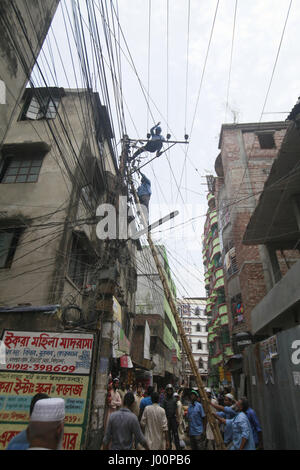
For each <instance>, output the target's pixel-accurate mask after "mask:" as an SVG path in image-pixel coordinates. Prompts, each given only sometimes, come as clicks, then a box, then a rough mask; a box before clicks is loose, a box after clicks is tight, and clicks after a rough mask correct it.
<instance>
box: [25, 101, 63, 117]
mask: <svg viewBox="0 0 300 470" xmlns="http://www.w3.org/2000/svg"><path fill="white" fill-rule="evenodd" d="M59 101H60V100H59V99H58V98H51V97H50V96H33V97H32V98H31V100H30V102H29V103H26V104H25V107H24V110H23V113H22V116H21V120H22V121H24V120H26V119H31V120H35V121H36V120H40V119H55V117H56V114H57V108H58V106H59Z"/></svg>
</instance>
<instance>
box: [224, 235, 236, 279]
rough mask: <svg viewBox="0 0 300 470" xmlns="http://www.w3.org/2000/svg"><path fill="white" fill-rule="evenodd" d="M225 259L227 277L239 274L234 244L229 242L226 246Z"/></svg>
mask: <svg viewBox="0 0 300 470" xmlns="http://www.w3.org/2000/svg"><path fill="white" fill-rule="evenodd" d="M224 251H225V257H224V267H225V269H226V273H227V276H231V275H232V274H235V273H237V271H238V264H237V259H236V250H235V247H234V246H233V242H232V241H229V242H227V243H226V245H225V246H224Z"/></svg>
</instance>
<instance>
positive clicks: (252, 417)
mask: <svg viewBox="0 0 300 470" xmlns="http://www.w3.org/2000/svg"><path fill="white" fill-rule="evenodd" d="M245 413H246V415H247V418H248V419H249V422H250V425H251V429H252V432H253V437H254V442H255V445H256V446H257V445H258V443H259V439H258V433H259V432H261V427H260V424H259V421H258V417H257V415H256V413H255V411H254V410H253V409H252V408H248V410H247V411H246V412H245Z"/></svg>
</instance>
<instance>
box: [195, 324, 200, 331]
mask: <svg viewBox="0 0 300 470" xmlns="http://www.w3.org/2000/svg"><path fill="white" fill-rule="evenodd" d="M196 331H201V326H200V323H197V325H196Z"/></svg>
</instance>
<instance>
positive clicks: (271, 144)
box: [257, 132, 276, 149]
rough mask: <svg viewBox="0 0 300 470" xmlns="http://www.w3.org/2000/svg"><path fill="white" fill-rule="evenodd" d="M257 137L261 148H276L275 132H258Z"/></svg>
mask: <svg viewBox="0 0 300 470" xmlns="http://www.w3.org/2000/svg"><path fill="white" fill-rule="evenodd" d="M257 137H258V140H259V145H260V148H262V149H273V148H275V147H276V145H275V140H274V132H258V133H257Z"/></svg>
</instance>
